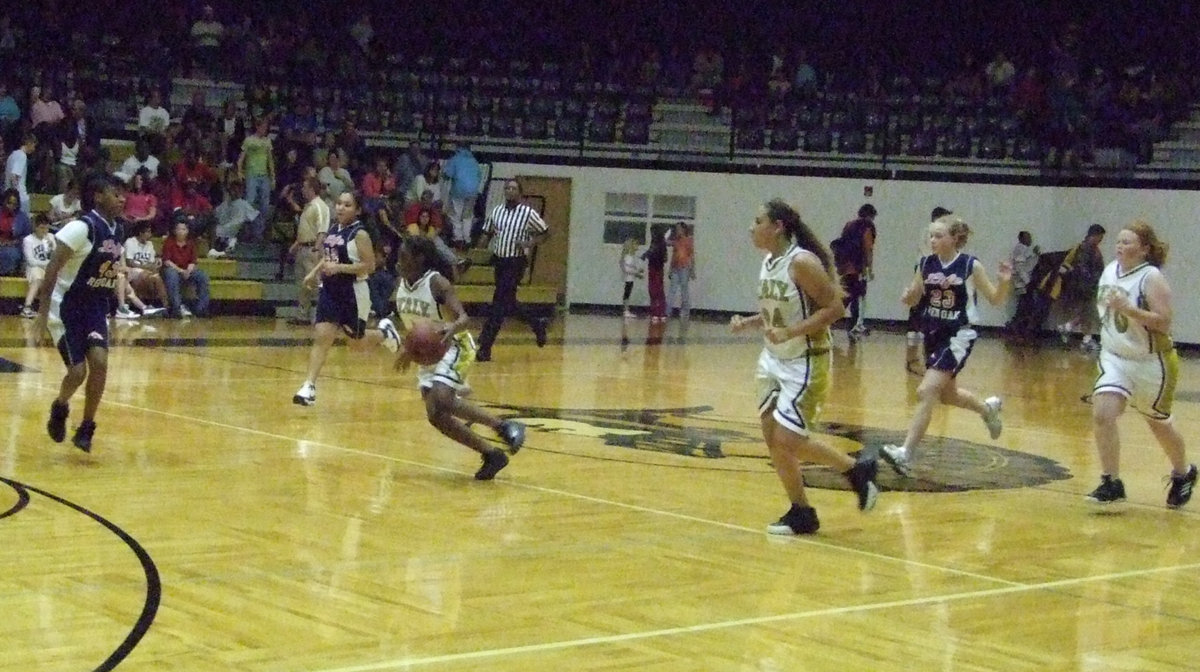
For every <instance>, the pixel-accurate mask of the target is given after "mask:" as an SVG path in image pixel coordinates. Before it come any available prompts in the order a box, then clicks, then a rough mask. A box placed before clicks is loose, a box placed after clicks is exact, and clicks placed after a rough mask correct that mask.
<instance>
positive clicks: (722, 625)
mask: <svg viewBox="0 0 1200 672" xmlns="http://www.w3.org/2000/svg"><path fill="white" fill-rule="evenodd" d="M1197 568H1200V563H1191V564H1187V565H1173V566H1169V567H1155V568H1152V569H1137V570H1129V571H1126V572H1115V573H1111V574H1100V575H1095V576H1083V577H1074V578H1070V579H1059V580H1057V581H1047V582H1044V583H1035V584H1021V585H1012V586H1002V587H997V588H985V589H983V590H972V591H965V592H960V593H949V594H946V595H930V596H926V597H914V598H910V599H907V600H889V601H887V602H872V603H869V604H858V605H851V606H842V607H828V608H825V609H812V610H808V611H794V612H790V613H785V614H774V615H771V616H755V617H751V618H739V619H732V620H728V621H714V622H711V623H698V624H695V625H684V626H678V627H674V628H659V629H656V630H643V631H641V632H627V633H622V634H618V635H605V636H601V637H583V638H579V639H570V640H560V641H556V642H544V643H542V644H527V645H524V646H513V647H505V648H500V649H485V650H481V651H467V652H462V653H448V654H442V655H436V656H424V657H416V658H398V659H394V660H389V661H380V662H377V663H365V664H362V665H354V666H350V667H336V668H326V669H323V670H320V672H373V671H374V670H386V669H407V668H409V667H415V666H423V665H436V664H440V663H454V662H460V661H465V660H477V659H483V658H499V657H507V656H516V655H521V654H530V653H543V652H546V651H562V650H566V649H572V648H579V647H585V646H596V645H601V644H621V643H624V642H632V641H639V640H644V639H654V638H658V637H670V636H673V635H687V634H694V633H700V632H712V631H715V630H728V629H732V628H738V627H743V626H748V625H762V624H766V623H780V622H787V621H798V620H804V619H809V618H817V617H821V616H844V615H847V614H862V613H868V612H873V611H882V610H886V609H897V608H902V607H921V606H928V605H931V604H941V603H949V602H959V601H964V600H973V599H981V598H991V597H996V596H1001V595H1011V594H1016V593H1025V592H1030V591H1035V590H1038V591H1040V590H1053V589H1056V588H1064V587H1070V586H1077V585H1082V584H1087V583H1094V582H1099V581H1115V580H1120V579H1126V578H1136V577H1140V576H1146V575H1150V574H1161V573H1167V572H1178V571H1185V570H1189V569H1197Z"/></svg>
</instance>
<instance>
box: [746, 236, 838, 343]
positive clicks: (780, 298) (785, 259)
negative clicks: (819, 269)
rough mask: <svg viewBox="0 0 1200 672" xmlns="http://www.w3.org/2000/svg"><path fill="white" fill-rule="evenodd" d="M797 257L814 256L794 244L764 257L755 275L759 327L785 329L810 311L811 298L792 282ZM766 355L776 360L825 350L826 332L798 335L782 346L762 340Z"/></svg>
mask: <svg viewBox="0 0 1200 672" xmlns="http://www.w3.org/2000/svg"><path fill="white" fill-rule="evenodd" d="M801 255H809V256H814V257H815V255H813V253H812V252H809V251H808V250H805V249H803V248H801V247H799V246H798V245H792V246H791V247H790V248H788V251H787V252H784V253H783V254H782V255H780V256H778V257H771V255H769V254H768V255H767V256H766V258H765V259H763V264H762V271H761V272H760V273H759V276H758V277H759V288H758V310H759V313H761V314H762V320H763V328H764V329H770V328H774V327H787V326H789V325H792V324H795V323H797V322H800V321H802V320H804V319H805V318H807V317H808V316H809V315H811V314H812V312H813V305H812V299H810V298H809V297H807V296H805V295H804V293H803V292H801V291H800V288H799V287H797V286H796V283H795V282H794V281H793V280H792V275H791V267H792V262H793V261H794V260H795V259H796V258H797V257H799V256H801ZM763 341H764V343H765V347H766V349H767V351H768V352H770V353H771V354H773V355H775V356H776V357H778V358H779V359H794V358H796V357H802V356H804V354H805V353H806V352H808V351H809V350H811V349H814V348H828V347H829V343H830V335H829V329H825V330H823V331H822V332H821V333H819V334H812V335H808V336H798V337H796V338H792V339H789V340H786V341H784V342H782V343H772V342H771V341H769V340H767V339H766V338H765V337H764V338H763Z"/></svg>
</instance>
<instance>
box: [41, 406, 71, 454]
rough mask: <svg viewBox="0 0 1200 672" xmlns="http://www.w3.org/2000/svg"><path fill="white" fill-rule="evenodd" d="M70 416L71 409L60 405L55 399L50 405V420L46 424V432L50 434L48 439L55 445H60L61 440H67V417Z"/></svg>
mask: <svg viewBox="0 0 1200 672" xmlns="http://www.w3.org/2000/svg"><path fill="white" fill-rule="evenodd" d="M70 414H71V407H70V406H69V405H67V404H64V403H61V402H59V400H57V399H55V400H54V403H52V404H50V419H49V420H48V421H47V422H46V431H47V432H49V433H50V438H51V439H53V440H54V442H55V443H62V442H63V439H65V438H67V416H68V415H70Z"/></svg>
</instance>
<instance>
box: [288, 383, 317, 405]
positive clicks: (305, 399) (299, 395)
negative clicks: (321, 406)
mask: <svg viewBox="0 0 1200 672" xmlns="http://www.w3.org/2000/svg"><path fill="white" fill-rule="evenodd" d="M292 403H293V404H298V405H300V406H312V405H313V404H315V403H317V388H316V386H315V385H313V384H312V383H304V384H303V385H301V386H300V389H299V390H297V391H296V394H294V395H292Z"/></svg>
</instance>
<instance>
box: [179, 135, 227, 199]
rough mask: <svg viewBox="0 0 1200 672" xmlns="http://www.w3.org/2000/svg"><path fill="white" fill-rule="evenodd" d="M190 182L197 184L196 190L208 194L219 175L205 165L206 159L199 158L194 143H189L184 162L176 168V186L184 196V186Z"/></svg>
mask: <svg viewBox="0 0 1200 672" xmlns="http://www.w3.org/2000/svg"><path fill="white" fill-rule="evenodd" d="M188 182H195V183H196V184H197V187H196V190H197V191H199V192H200V193H202V194H207V193H208V192H209V190H211V189H212V186H213V185H214V184H216V183H217V174H216V172H214V171H213V169H212V168H210V167H209V165H208V164H207V163H205V161H204V159H202V158H199V154H198V153H197V151H196V145H195V143H193V142H189V143H187V145H185V146H184V150H183V160H182V161H180V162H179V163H178V164H177V165H176V166H175V184H176V185H177V186H176V189H178V190H179V191H180V192H181V194H182V188H181V186H182V185H186V184H187V183H188Z"/></svg>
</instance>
